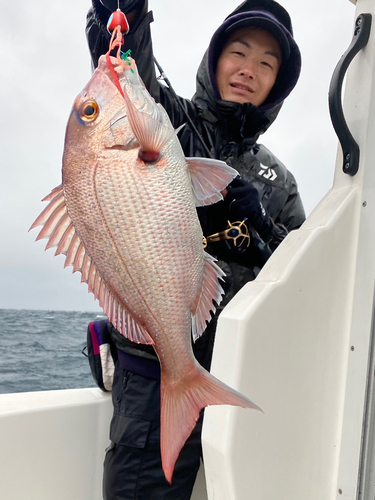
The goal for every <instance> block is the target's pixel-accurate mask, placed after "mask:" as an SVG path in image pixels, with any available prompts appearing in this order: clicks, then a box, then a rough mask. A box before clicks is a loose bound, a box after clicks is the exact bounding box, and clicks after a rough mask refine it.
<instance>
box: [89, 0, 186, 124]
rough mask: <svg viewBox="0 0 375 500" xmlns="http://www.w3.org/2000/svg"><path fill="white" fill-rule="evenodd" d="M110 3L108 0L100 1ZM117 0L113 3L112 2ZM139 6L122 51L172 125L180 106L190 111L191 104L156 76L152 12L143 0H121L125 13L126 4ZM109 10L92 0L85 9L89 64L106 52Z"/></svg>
mask: <svg viewBox="0 0 375 500" xmlns="http://www.w3.org/2000/svg"><path fill="white" fill-rule="evenodd" d="M102 2H103V3H104V4H105V3H107V4H108V5H110V3H111V0H102ZM116 3H117V2H116ZM134 4H137V5H138V7H139V9H140V10H139V15H138V18H137V19H136V21H135V22H134V24H133V25H132V24H131V25H130V31H129V33H128V34H127V35H125V37H124V39H125V42H124V49H123V50H124V51H127V50H129V49H130V50H131V57H132V58H133V59H134V60H135V62H136V64H137V68H138V72H139V74H140V76H141V78H142V80H143V83H144V84H145V86H146V88H147V90H148V91H149V92H150V94H151V95H152V97H153V98H154V99H155V101H156V102H159V103H161V104H162V106H163V107H164V108H165V110H166V111H167V113H168V115H169V118H170V120H171V122H172V124H173V126H174V127H175V128H178V127H179V126H180V125H182V124H183V123H185V121H186V119H185V115H184V113H183V111H182V109H181V106H184V107H185V109H186V110H187V112H188V113H189V114H190V115H191V114H194V107H193V105H192V104H191V102H190V101H189V100H187V99H182V98H179V101H180V104H178V102H177V101H176V100H175V99H174V98H173V96H172V94H171V92H170V91H169V89H168V88H167V87H166V86H165V85H161V84H160V83H159V82H158V80H157V77H156V72H155V64H154V54H153V48H152V39H151V30H150V24H151V23H152V22H153V20H154V18H153V13H152V11H147V4H148V2H147V1H146V0H140V1H138V2H134V1H122V2H120V7H121V6H122V8H123V11H124V12H125V14H127V13H128V12H127V11H128V9H127V7H126V6H127V5H130V7H131V8H134ZM110 14H111V11H110V10H109V9H107V8H105V7H104V6H103V5H102V3H101V2H99V0H92V7H91V9H90V10H89V12H88V15H87V21H86V37H87V42H88V46H89V50H90V54H91V59H92V64H93V67H94V68H96V66H97V65H98V60H99V57H100V56H101V55H103V54H105V53H106V52H108V46H109V41H110V34H109V33H108V30H107V21H108V18H109V16H110Z"/></svg>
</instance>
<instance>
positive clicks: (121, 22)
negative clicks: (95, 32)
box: [107, 9, 129, 35]
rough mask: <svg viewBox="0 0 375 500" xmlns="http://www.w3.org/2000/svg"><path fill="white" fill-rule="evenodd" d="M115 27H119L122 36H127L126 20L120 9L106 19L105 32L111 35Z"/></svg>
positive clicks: (127, 25)
mask: <svg viewBox="0 0 375 500" xmlns="http://www.w3.org/2000/svg"><path fill="white" fill-rule="evenodd" d="M117 26H120V28H121V33H122V34H124V35H127V34H128V33H129V23H128V20H127V19H126V16H125V14H124V13H123V12H122V11H121V10H120V9H117V10H115V12H113V13H112V14H111V17H110V18H109V19H108V23H107V30H108V31H109V32H110V33H112V31H113V30H114V29H115V28H117Z"/></svg>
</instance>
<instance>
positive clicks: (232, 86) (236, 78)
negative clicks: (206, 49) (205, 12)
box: [216, 27, 281, 106]
mask: <svg viewBox="0 0 375 500" xmlns="http://www.w3.org/2000/svg"><path fill="white" fill-rule="evenodd" d="M280 64H281V50H280V46H279V44H278V43H277V41H276V39H275V38H274V37H273V36H272V35H271V34H270V33H269V32H268V31H265V30H263V29H258V28H253V27H250V28H244V29H241V30H238V31H236V32H235V33H233V34H232V35H231V36H230V37H229V39H228V41H227V42H226V44H225V46H224V49H223V51H222V53H221V55H220V57H219V60H218V63H217V69H216V81H217V85H218V87H219V92H220V96H221V98H222V99H223V100H225V101H233V102H238V103H240V104H244V103H246V102H250V103H252V104H254V105H255V106H260V105H261V104H263V102H264V101H265V100H266V99H267V96H268V94H269V93H270V91H271V89H272V87H273V85H274V83H275V81H276V77H277V73H278V71H279V68H280Z"/></svg>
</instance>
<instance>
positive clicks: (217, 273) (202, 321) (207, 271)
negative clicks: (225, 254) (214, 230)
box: [191, 252, 225, 342]
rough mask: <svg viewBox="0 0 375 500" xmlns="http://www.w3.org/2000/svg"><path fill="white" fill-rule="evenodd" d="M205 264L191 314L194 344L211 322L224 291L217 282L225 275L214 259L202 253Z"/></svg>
mask: <svg viewBox="0 0 375 500" xmlns="http://www.w3.org/2000/svg"><path fill="white" fill-rule="evenodd" d="M204 258H205V264H204V271H203V283H202V288H201V293H200V294H199V295H198V297H197V300H196V303H195V307H194V309H193V312H192V326H191V334H192V337H193V340H194V342H195V341H196V340H197V339H198V338H199V337H200V336H201V335H202V333H203V332H204V331H205V329H206V327H207V322H208V321H210V320H211V311H212V312H213V313H214V312H215V311H216V308H215V306H214V304H213V301H215V302H216V304H217V305H219V304H220V302H221V299H222V296H223V295H224V290H223V288H222V286H221V285H220V282H219V281H218V280H219V278H220V279H223V278H224V276H225V273H224V272H223V271H222V270H221V269H220V267H219V266H218V265H217V264H216V259H214V257H212V256H211V255H210V254H208V253H207V252H205V253H204Z"/></svg>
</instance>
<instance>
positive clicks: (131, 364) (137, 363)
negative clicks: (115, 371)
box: [117, 349, 160, 380]
mask: <svg viewBox="0 0 375 500" xmlns="http://www.w3.org/2000/svg"><path fill="white" fill-rule="evenodd" d="M117 352H118V361H119V364H120V366H121V368H122V369H123V370H127V371H129V372H132V373H136V374H137V375H142V377H148V378H154V379H157V380H160V364H159V363H157V362H156V361H152V360H151V359H146V358H142V357H141V356H134V355H133V354H129V353H127V352H124V351H121V349H117Z"/></svg>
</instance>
